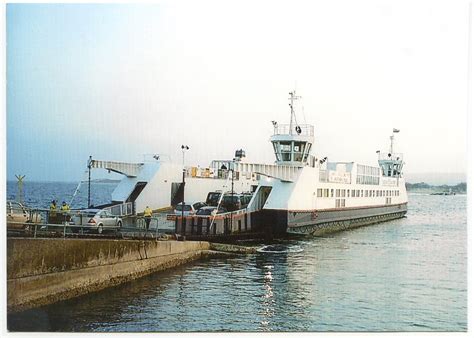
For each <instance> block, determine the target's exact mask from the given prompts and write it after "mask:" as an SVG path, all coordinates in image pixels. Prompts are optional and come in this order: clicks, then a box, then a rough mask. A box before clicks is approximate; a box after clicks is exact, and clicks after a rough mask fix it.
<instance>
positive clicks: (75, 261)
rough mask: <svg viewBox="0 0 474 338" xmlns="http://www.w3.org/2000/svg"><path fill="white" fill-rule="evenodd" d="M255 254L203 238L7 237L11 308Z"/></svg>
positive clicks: (44, 302) (26, 306)
mask: <svg viewBox="0 0 474 338" xmlns="http://www.w3.org/2000/svg"><path fill="white" fill-rule="evenodd" d="M252 252H254V251H253V250H252V249H249V248H247V249H245V248H241V247H238V246H233V245H225V244H218V245H215V244H213V243H209V242H203V241H174V240H169V241H154V240H117V239H63V238H61V239H58V238H8V239H7V310H8V312H10V313H11V312H17V311H22V310H26V309H29V308H33V307H37V306H41V305H46V304H51V303H54V302H57V301H61V300H65V299H69V298H72V297H76V296H80V295H83V294H86V293H89V292H94V291H98V290H101V289H104V288H107V287H110V286H114V285H118V284H120V283H124V282H127V281H130V280H132V279H136V278H139V277H142V276H145V275H147V274H150V273H153V272H156V271H160V270H164V269H167V268H171V267H175V266H178V265H180V264H184V263H186V262H189V261H192V260H196V259H199V258H201V257H206V256H212V255H216V254H217V255H219V254H223V255H233V254H245V253H252Z"/></svg>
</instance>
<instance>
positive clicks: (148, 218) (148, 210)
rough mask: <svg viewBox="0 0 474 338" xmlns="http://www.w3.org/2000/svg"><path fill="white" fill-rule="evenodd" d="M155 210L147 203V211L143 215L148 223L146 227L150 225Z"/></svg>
mask: <svg viewBox="0 0 474 338" xmlns="http://www.w3.org/2000/svg"><path fill="white" fill-rule="evenodd" d="M152 213H153V211H152V210H151V209H150V207H149V206H148V205H147V206H146V208H145V211H144V212H143V216H144V217H145V223H146V229H147V230H148V228H149V227H150V221H151V214H152Z"/></svg>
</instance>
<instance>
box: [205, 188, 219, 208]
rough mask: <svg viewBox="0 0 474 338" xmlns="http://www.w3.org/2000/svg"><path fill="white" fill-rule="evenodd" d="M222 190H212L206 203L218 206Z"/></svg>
mask: <svg viewBox="0 0 474 338" xmlns="http://www.w3.org/2000/svg"><path fill="white" fill-rule="evenodd" d="M221 194H222V192H220V191H211V192H210V193H208V194H207V198H206V204H207V205H209V206H214V207H216V206H217V203H219V198H220V197H221Z"/></svg>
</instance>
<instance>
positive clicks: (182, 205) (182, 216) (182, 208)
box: [181, 145, 189, 235]
mask: <svg viewBox="0 0 474 338" xmlns="http://www.w3.org/2000/svg"><path fill="white" fill-rule="evenodd" d="M181 150H182V151H183V182H182V186H183V200H182V201H181V232H182V234H183V235H184V234H185V232H186V226H185V223H184V184H185V182H184V176H185V174H186V169H185V168H184V153H185V152H186V150H189V147H188V146H185V145H181Z"/></svg>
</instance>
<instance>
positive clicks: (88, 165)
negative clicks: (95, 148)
mask: <svg viewBox="0 0 474 338" xmlns="http://www.w3.org/2000/svg"><path fill="white" fill-rule="evenodd" d="M91 168H92V156H89V161H87V169H89V179H88V181H87V207H88V208H90V207H91Z"/></svg>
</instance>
